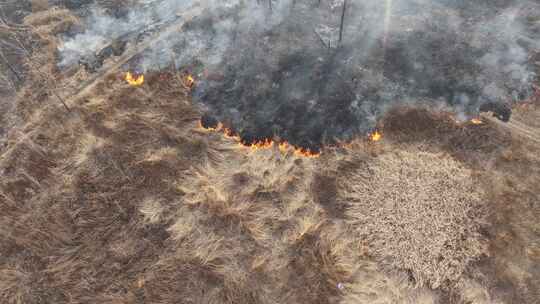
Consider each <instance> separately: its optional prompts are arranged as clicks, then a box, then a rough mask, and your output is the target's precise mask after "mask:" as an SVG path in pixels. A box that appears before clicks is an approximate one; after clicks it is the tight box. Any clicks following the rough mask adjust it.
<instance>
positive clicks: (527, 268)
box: [0, 11, 540, 304]
mask: <svg viewBox="0 0 540 304" xmlns="http://www.w3.org/2000/svg"><path fill="white" fill-rule="evenodd" d="M65 13H66V12H62V11H40V12H38V13H36V14H34V15H33V16H32V17H31V18H27V19H26V22H28V24H30V25H31V26H32V27H33V29H34V30H35V31H36V33H38V34H39V35H40V37H41V39H43V41H45V42H44V43H43V44H42V46H41V47H42V48H43V51H42V52H41V53H40V52H38V53H35V52H34V54H36V56H38V57H39V56H42V57H39V58H35V59H33V60H35V61H34V62H41V63H45V62H47V65H43V66H44V67H43V68H42V70H43V71H44V72H45V74H44V75H47V74H50V75H54V76H55V77H54V79H55V81H57V82H58V83H59V84H60V85H59V88H58V91H59V92H61V93H63V94H66V95H68V94H67V93H69V92H70V91H69V89H70V88H72V86H71V84H72V83H75V84H76V83H78V82H80V80H81V79H82V80H84V78H85V77H86V76H85V75H84V73H77V74H74V75H72V76H69V77H68V76H65V75H64V76H60V75H57V71H56V70H55V69H54V64H53V63H54V62H55V60H56V57H55V53H54V52H53V49H54V47H50V45H49V44H48V43H54V39H53V38H50V37H53V36H54V35H56V34H57V33H58V32H57V30H55V29H59V28H61V30H65V26H69V24H76V19H73V18H72V17H69V16H67V15H64V14H65ZM65 22H67V23H65ZM51 39H52V40H51ZM47 41H48V42H47ZM30 73H37V72H34V70H31V71H30ZM145 76H146V83H145V84H144V85H142V86H140V87H136V88H134V87H131V86H129V85H127V84H126V83H125V82H124V81H123V79H122V77H123V75H121V74H120V73H113V74H110V75H108V76H107V77H105V78H104V79H100V81H99V82H98V83H97V85H96V86H95V87H92V88H91V90H89V92H88V93H89V94H87V95H85V96H82V97H81V98H79V99H76V100H73V103H72V104H70V106H71V108H72V112H71V113H70V114H67V113H66V112H65V111H63V110H62V108H61V105H59V104H58V102H57V101H55V99H54V98H55V97H54V96H41V97H38V95H36V94H37V93H36V92H39V90H38V88H40V85H41V79H42V78H41V77H39V76H38V75H29V77H28V78H27V80H26V82H25V86H24V87H23V88H22V89H21V91H19V96H18V99H17V104H16V106H17V109H18V111H17V112H14V113H10V115H17V117H19V118H20V119H24V123H19V124H18V125H17V124H15V125H14V126H12V127H10V129H9V132H8V133H7V140H6V143H7V145H6V147H4V148H2V149H0V153H1V155H0V174H1V176H2V179H1V180H0V210H2V212H1V213H0V300H1V301H0V302H2V303H30V304H32V303H177V302H178V301H181V302H182V303H344V304H345V303H346V304H349V303H411V304H412V303H425V304H427V303H486V304H487V303H538V294H539V292H540V290H539V289H538V286H540V269H539V268H538V266H537V265H540V263H539V262H540V247H539V238H538V233H537V232H538V229H539V226H538V221H537V219H538V218H539V217H540V206H539V204H538V202H539V201H540V200H539V195H540V194H539V192H538V185H539V184H540V180H539V176H540V159H539V154H538V146H537V145H535V144H534V143H530V142H528V141H527V140H526V139H524V138H523V137H520V136H518V135H517V134H515V132H516V131H515V130H508V129H504V128H499V127H498V126H496V125H494V124H491V123H489V122H485V123H484V124H483V125H471V124H457V123H456V122H455V121H454V120H453V119H452V118H451V116H450V115H448V114H440V113H438V114H437V113H433V112H431V111H428V110H424V109H398V110H395V111H394V112H391V113H390V114H389V115H388V116H387V117H386V118H385V119H384V120H383V125H382V128H381V130H382V131H383V134H384V135H383V140H382V141H380V142H377V143H372V142H368V141H363V140H362V139H358V140H356V141H354V142H352V143H350V144H348V145H347V146H346V147H341V148H333V149H328V150H326V151H324V153H323V155H322V156H321V157H320V158H318V159H310V158H303V157H298V156H296V155H294V154H293V153H289V154H282V153H279V152H278V151H277V147H274V148H275V149H274V150H272V149H270V150H258V151H252V150H251V149H249V148H245V147H240V146H239V145H238V144H237V143H236V142H235V141H233V140H229V139H226V138H224V137H223V136H222V135H220V134H218V133H210V132H208V131H206V130H204V129H202V128H200V127H199V126H198V120H199V117H200V113H199V112H198V110H197V109H196V107H195V106H194V105H192V104H191V103H190V100H189V96H188V92H186V91H185V89H184V88H182V86H181V83H180V80H179V79H178V78H177V77H176V74H175V73H174V72H160V73H150V74H147V75H145ZM67 84H69V85H67ZM63 96H64V95H63ZM516 111H517V114H516V115H517V117H518V118H519V121H521V122H522V123H524V124H526V125H527V126H528V127H529V128H532V129H533V130H536V131H538V124H537V122H536V119H537V117H538V113H540V109H539V108H538V104H537V103H535V102H531V103H530V104H528V105H527V108H523V109H517V110H516Z"/></svg>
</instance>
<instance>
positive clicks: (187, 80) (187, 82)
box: [182, 73, 195, 89]
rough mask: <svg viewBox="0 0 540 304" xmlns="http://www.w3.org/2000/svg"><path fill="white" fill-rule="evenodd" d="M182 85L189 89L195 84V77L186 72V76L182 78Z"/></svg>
mask: <svg viewBox="0 0 540 304" xmlns="http://www.w3.org/2000/svg"><path fill="white" fill-rule="evenodd" d="M182 85H183V86H184V87H185V88H186V89H191V88H192V87H193V85H195V78H194V77H193V76H192V75H191V74H189V73H188V74H186V76H184V77H183V78H182Z"/></svg>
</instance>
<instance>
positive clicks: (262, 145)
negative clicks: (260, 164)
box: [199, 121, 321, 158]
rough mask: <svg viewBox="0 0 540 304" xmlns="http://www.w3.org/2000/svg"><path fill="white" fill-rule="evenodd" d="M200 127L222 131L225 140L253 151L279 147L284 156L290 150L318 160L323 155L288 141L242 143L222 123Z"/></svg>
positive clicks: (270, 140)
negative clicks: (232, 141)
mask: <svg viewBox="0 0 540 304" xmlns="http://www.w3.org/2000/svg"><path fill="white" fill-rule="evenodd" d="M199 126H200V127H201V128H203V129H205V130H207V131H221V132H223V136H224V137H225V138H228V139H232V140H234V141H236V142H237V143H238V145H240V146H241V147H243V148H250V149H251V150H253V151H257V150H262V149H271V148H273V147H274V146H278V149H279V151H280V152H281V153H283V154H286V153H287V152H288V151H289V150H290V149H293V151H294V155H296V156H302V157H309V158H316V157H319V156H320V155H321V152H315V151H311V150H310V149H306V148H299V147H295V146H293V145H291V144H289V143H288V142H286V141H283V142H280V143H279V144H276V142H275V141H274V140H272V139H270V138H267V139H264V140H260V141H256V142H253V143H246V142H244V141H242V138H241V137H240V136H239V135H238V134H235V133H234V131H232V130H231V129H229V128H227V127H224V126H223V124H222V123H219V124H218V125H217V127H216V128H212V127H205V126H203V125H202V123H201V122H200V121H199Z"/></svg>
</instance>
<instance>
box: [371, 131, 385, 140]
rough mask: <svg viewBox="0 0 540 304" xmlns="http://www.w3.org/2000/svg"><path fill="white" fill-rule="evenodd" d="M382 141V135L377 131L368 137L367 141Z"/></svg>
mask: <svg viewBox="0 0 540 304" xmlns="http://www.w3.org/2000/svg"><path fill="white" fill-rule="evenodd" d="M381 139H382V134H381V133H379V131H375V132H373V133H371V134H370V135H369V140H371V141H379V140H381Z"/></svg>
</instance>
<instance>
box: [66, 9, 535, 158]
mask: <svg viewBox="0 0 540 304" xmlns="http://www.w3.org/2000/svg"><path fill="white" fill-rule="evenodd" d="M344 5H345V10H344V9H343V7H344ZM197 6H200V8H201V9H202V13H201V14H200V15H198V16H197V17H196V18H194V19H193V20H191V21H188V22H187V23H186V24H185V25H184V27H183V30H182V31H179V32H178V33H175V34H174V35H172V36H170V37H167V39H163V40H162V41H161V42H160V43H158V44H156V45H154V46H153V47H152V48H151V49H150V50H148V51H146V52H145V53H144V54H143V56H142V57H141V58H140V60H139V61H138V68H139V69H141V70H142V71H148V70H158V69H161V68H163V67H165V66H168V65H170V64H175V65H176V67H177V68H179V69H189V70H190V72H191V73H192V74H194V75H195V76H196V79H197V84H196V86H195V88H194V91H193V97H194V100H195V101H197V102H198V103H199V104H200V105H201V107H202V108H203V109H204V110H205V111H207V115H208V117H211V118H209V119H207V120H206V121H221V122H223V123H224V124H225V125H227V126H228V127H229V128H231V129H233V130H234V132H236V133H238V134H239V135H240V136H241V137H242V138H243V139H244V140H245V141H247V142H250V141H257V140H261V139H266V138H276V137H277V138H280V139H281V140H287V141H288V142H290V143H292V144H293V145H297V146H301V147H305V148H310V149H313V150H317V149H319V148H320V147H321V146H322V145H323V144H331V143H333V142H335V140H347V139H349V138H351V137H353V136H356V135H358V134H364V133H365V132H368V131H369V130H371V129H372V128H373V127H374V126H375V123H376V121H377V119H378V118H379V117H380V116H381V115H382V114H384V112H385V111H386V110H387V109H388V108H390V107H392V106H394V105H398V104H422V105H428V106H431V107H438V108H442V107H447V108H450V109H453V110H454V111H455V113H456V114H457V115H458V116H461V117H463V118H466V117H468V116H470V115H473V114H475V113H476V112H477V111H478V108H479V106H480V105H481V104H483V103H486V102H519V101H520V100H523V99H525V98H527V96H528V95H529V94H530V89H531V84H532V82H533V81H534V80H535V79H536V73H535V70H534V68H533V65H532V64H531V62H530V61H531V60H530V57H531V55H532V54H534V53H535V52H536V50H538V48H539V47H540V45H539V42H538V41H539V40H538V38H539V36H540V35H539V33H540V17H539V16H540V8H539V5H537V4H535V3H534V2H527V1H517V0H516V1H513V0H500V1H495V0H493V1H489V0H479V1H465V0H435V1H428V0H384V1H382V0H348V1H343V0H334V1H328V0H320V1H319V0H259V1H256V0H244V1H242V0H230V1H217V0H209V1H203V2H200V1H191V0H165V1H151V0H147V1H138V2H137V4H136V5H134V7H133V8H131V9H130V10H129V11H128V12H127V14H126V15H125V16H121V17H114V16H110V15H107V14H105V13H103V12H102V11H100V10H99V9H98V8H97V7H93V8H92V9H91V13H90V15H89V17H88V18H87V28H86V31H85V32H83V33H80V34H77V35H75V36H71V37H66V38H65V41H64V44H63V45H62V46H61V47H60V51H61V54H62V58H63V60H62V62H61V65H70V64H75V63H76V62H77V61H78V60H80V59H81V58H83V57H85V56H89V55H92V54H95V53H96V52H97V51H99V48H100V47H101V46H102V45H103V44H104V43H106V42H108V41H111V40H112V39H117V38H118V37H122V36H123V35H126V34H128V33H131V32H133V31H138V33H140V35H143V36H144V33H146V32H149V33H152V32H157V31H159V28H160V27H161V26H164V25H166V24H168V23H171V22H174V21H175V20H177V19H179V18H181V17H179V16H181V14H182V13H183V12H186V11H189V10H191V9H193V8H194V7H197Z"/></svg>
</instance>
